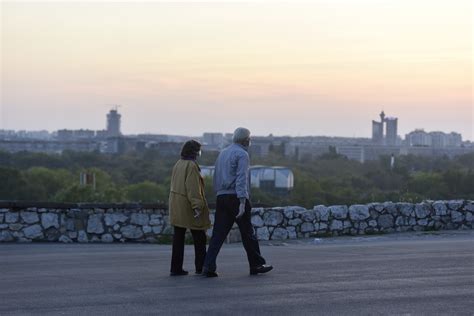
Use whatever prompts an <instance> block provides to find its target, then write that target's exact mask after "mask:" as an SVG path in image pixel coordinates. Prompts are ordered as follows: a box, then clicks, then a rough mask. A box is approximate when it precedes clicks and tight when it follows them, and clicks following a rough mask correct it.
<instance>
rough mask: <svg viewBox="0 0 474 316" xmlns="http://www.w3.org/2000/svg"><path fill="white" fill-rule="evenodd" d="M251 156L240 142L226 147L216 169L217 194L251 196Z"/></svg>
mask: <svg viewBox="0 0 474 316" xmlns="http://www.w3.org/2000/svg"><path fill="white" fill-rule="evenodd" d="M249 168H250V157H249V154H248V152H247V149H246V148H245V147H244V146H242V145H240V144H235V143H234V144H232V145H230V146H228V147H226V148H224V149H223V150H222V151H221V152H220V154H219V156H218V157H217V160H216V165H215V169H214V181H213V182H214V191H215V192H216V194H217V195H223V194H236V195H237V197H238V198H239V199H240V198H246V199H248V198H249V190H250V188H249V183H250V181H249V180H250V179H249V177H250V171H249V170H250V169H249Z"/></svg>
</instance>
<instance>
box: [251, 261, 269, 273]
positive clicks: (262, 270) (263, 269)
mask: <svg viewBox="0 0 474 316" xmlns="http://www.w3.org/2000/svg"><path fill="white" fill-rule="evenodd" d="M272 269H273V267H272V266H271V265H269V264H262V265H261V266H257V267H252V268H250V274H251V275H255V274H259V273H267V272H269V271H271V270H272Z"/></svg>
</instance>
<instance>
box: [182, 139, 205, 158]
mask: <svg viewBox="0 0 474 316" xmlns="http://www.w3.org/2000/svg"><path fill="white" fill-rule="evenodd" d="M200 150H201V144H200V143H199V142H198V141H195V140H194V139H192V140H188V141H187V142H185V143H184V145H183V148H182V149H181V158H191V159H196V157H197V155H198V152H199V151H200Z"/></svg>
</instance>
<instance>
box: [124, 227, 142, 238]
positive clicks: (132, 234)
mask: <svg viewBox="0 0 474 316" xmlns="http://www.w3.org/2000/svg"><path fill="white" fill-rule="evenodd" d="M120 232H121V233H122V236H123V237H125V238H128V239H139V238H142V237H143V231H142V230H141V228H140V227H138V226H135V225H127V226H124V227H122V228H121V229H120Z"/></svg>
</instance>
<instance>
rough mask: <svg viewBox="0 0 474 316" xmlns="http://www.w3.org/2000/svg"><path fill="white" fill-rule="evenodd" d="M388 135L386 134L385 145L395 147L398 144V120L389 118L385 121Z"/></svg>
mask: <svg viewBox="0 0 474 316" xmlns="http://www.w3.org/2000/svg"><path fill="white" fill-rule="evenodd" d="M385 123H386V124H387V125H386V133H385V135H386V136H385V144H386V145H387V146H395V145H396V144H397V136H398V135H397V133H398V118H396V117H387V118H386V119H385Z"/></svg>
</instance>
